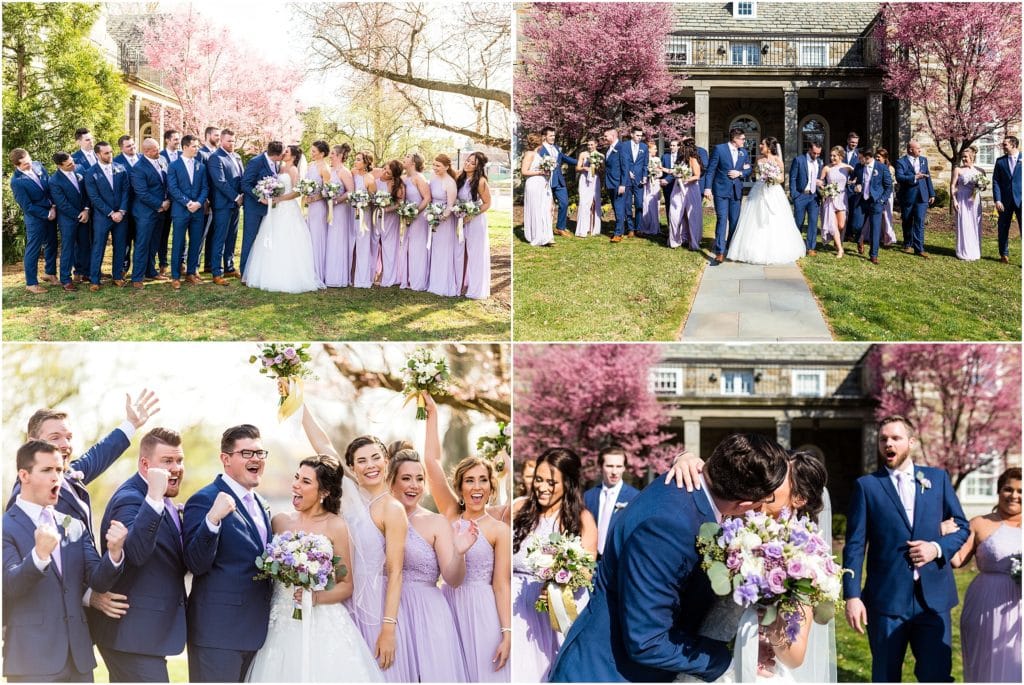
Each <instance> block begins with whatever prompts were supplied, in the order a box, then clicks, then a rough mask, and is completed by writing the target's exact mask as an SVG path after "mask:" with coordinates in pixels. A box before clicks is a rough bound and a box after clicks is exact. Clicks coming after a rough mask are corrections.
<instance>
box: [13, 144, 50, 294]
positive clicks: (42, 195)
mask: <svg viewBox="0 0 1024 685" xmlns="http://www.w3.org/2000/svg"><path fill="white" fill-rule="evenodd" d="M10 159H11V164H12V165H13V166H14V174H13V175H12V176H11V190H12V191H14V201H15V202H17V203H18V206H19V207H21V213H22V216H23V217H24V219H25V258H24V265H25V289H26V290H28V291H29V292H30V293H35V294H36V295H41V294H42V293H45V292H46V288H44V287H43V286H41V285H39V281H40V278H39V253H40V252H43V253H44V254H43V263H44V269H45V272H44V274H43V277H42V279H41V280H43V281H46V282H48V283H58V282H59V281H58V280H57V223H56V219H57V207H56V206H55V205H54V204H53V200H51V199H50V187H49V186H50V181H49V176H48V175H47V173H46V169H45V168H44V167H43V165H42V164H40V163H39V162H33V161H32V157H31V156H30V155H29V154H28V150H24V149H22V148H20V147H16V148H14V149H13V150H11V155H10Z"/></svg>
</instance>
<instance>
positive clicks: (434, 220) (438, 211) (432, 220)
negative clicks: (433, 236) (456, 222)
mask: <svg viewBox="0 0 1024 685" xmlns="http://www.w3.org/2000/svg"><path fill="white" fill-rule="evenodd" d="M423 211H424V212H426V215H427V223H428V224H430V230H431V231H436V230H437V227H438V226H440V225H441V218H442V217H443V216H444V205H443V204H441V203H440V202H431V203H430V204H429V205H427V208H426V209H425V210H423Z"/></svg>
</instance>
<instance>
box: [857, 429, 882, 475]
mask: <svg viewBox="0 0 1024 685" xmlns="http://www.w3.org/2000/svg"><path fill="white" fill-rule="evenodd" d="M860 436H861V441H860V449H861V460H860V471H861V473H871V472H872V471H874V470H875V465H876V464H877V463H878V428H877V425H876V424H875V421H874V418H873V417H871V416H867V417H866V418H865V421H864V426H863V428H861V433H860Z"/></svg>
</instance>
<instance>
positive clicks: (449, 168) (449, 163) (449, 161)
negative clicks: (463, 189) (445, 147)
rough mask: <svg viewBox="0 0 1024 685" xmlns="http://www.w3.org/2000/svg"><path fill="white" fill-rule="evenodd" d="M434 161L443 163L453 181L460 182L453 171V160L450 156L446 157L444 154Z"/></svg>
mask: <svg viewBox="0 0 1024 685" xmlns="http://www.w3.org/2000/svg"><path fill="white" fill-rule="evenodd" d="M434 161H435V162H441V164H443V165H444V167H445V170H446V171H447V172H448V175H449V176H451V177H452V180H453V181H457V180H458V178H457V177H456V176H455V172H454V171H453V170H452V158H451V157H449V156H448V155H446V154H444V153H443V152H442V153H441V154H439V155H438V156H437V157H434Z"/></svg>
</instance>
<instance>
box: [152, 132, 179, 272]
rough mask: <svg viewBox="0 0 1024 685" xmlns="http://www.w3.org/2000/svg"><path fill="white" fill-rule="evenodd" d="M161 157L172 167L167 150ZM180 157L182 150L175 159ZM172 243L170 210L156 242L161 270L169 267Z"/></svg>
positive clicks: (162, 151)
mask: <svg viewBox="0 0 1024 685" xmlns="http://www.w3.org/2000/svg"><path fill="white" fill-rule="evenodd" d="M160 156H161V157H163V159H164V162H166V163H167V166H168V167H170V166H171V161H172V160H171V156H170V155H169V154H167V150H166V149H163V150H160ZM178 157H181V150H180V149H179V150H178V154H177V157H175V159H177V158H178ZM170 241H171V212H170V210H168V211H166V212H164V225H163V228H161V229H160V237H159V238H158V239H157V241H156V257H157V261H158V262H159V266H160V268H161V269H163V268H166V267H167V265H168V261H167V246H168V244H169V243H170Z"/></svg>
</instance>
